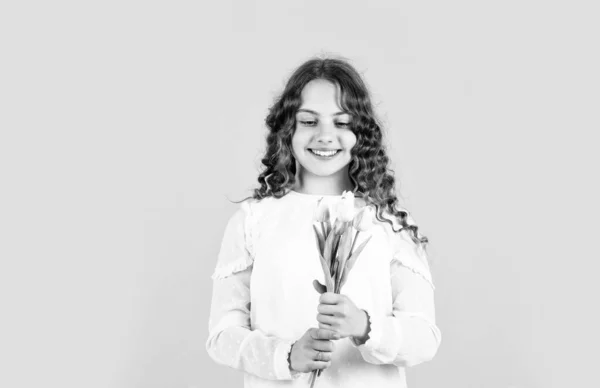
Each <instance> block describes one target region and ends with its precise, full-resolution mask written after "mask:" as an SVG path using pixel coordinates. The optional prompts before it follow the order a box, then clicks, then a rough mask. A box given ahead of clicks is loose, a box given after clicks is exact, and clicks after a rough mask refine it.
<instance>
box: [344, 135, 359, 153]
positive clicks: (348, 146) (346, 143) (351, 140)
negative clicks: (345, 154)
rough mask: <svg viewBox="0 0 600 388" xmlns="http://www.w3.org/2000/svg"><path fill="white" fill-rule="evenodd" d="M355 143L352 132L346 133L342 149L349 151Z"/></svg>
mask: <svg viewBox="0 0 600 388" xmlns="http://www.w3.org/2000/svg"><path fill="white" fill-rule="evenodd" d="M356 141H357V139H356V135H355V134H354V133H353V132H350V133H348V134H347V135H346V136H344V148H346V149H347V150H348V151H350V150H351V149H352V147H354V146H355V145H356Z"/></svg>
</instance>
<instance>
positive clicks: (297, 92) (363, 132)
mask: <svg viewBox="0 0 600 388" xmlns="http://www.w3.org/2000/svg"><path fill="white" fill-rule="evenodd" d="M315 79H323V80H327V81H329V82H331V83H333V84H334V85H337V86H338V87H339V88H340V89H341V106H342V108H343V109H344V111H346V112H348V113H350V114H351V115H352V120H351V123H350V128H351V130H352V132H353V133H354V134H355V136H356V139H357V141H356V144H355V146H354V147H353V148H352V150H351V161H350V164H349V166H348V175H349V178H350V181H351V182H352V184H353V185H354V189H353V191H354V194H355V196H356V197H359V198H363V200H365V202H366V203H367V204H372V205H374V206H375V208H376V211H375V215H376V218H377V219H378V220H379V221H381V222H386V223H388V224H390V225H391V226H392V230H393V231H394V232H395V233H400V231H402V230H403V229H407V230H409V231H410V236H411V239H412V240H413V241H414V242H415V243H416V244H421V245H422V246H423V248H424V247H425V245H426V244H427V243H428V239H427V237H425V236H422V235H420V234H419V232H418V227H417V226H416V225H413V224H409V223H408V220H409V215H408V213H407V212H406V211H405V210H402V209H400V208H399V207H398V206H397V205H398V198H397V197H396V194H395V179H394V171H393V170H392V169H390V168H389V166H388V164H389V161H390V160H389V158H388V156H387V155H386V150H385V146H384V144H383V141H382V140H383V134H382V130H381V128H382V126H381V125H380V123H379V120H378V119H377V118H376V117H375V114H374V111H373V106H372V103H371V99H370V96H369V90H368V88H367V86H366V84H365V82H364V81H363V79H362V77H361V76H360V74H359V73H358V72H357V71H356V70H355V69H354V67H353V66H352V65H350V64H349V63H348V61H347V60H344V59H339V58H330V57H329V58H318V57H314V58H312V59H309V60H308V61H306V62H305V63H303V64H302V65H301V66H300V67H298V68H297V69H296V70H295V71H294V73H293V74H292V75H291V77H290V78H289V80H288V82H287V84H286V86H285V88H284V90H283V92H282V93H281V94H280V95H279V96H278V97H277V98H276V99H275V102H274V104H273V105H272V106H271V107H270V108H269V114H268V115H267V117H266V119H265V123H266V125H267V127H268V129H269V132H268V134H267V138H266V140H267V149H266V154H265V156H264V157H263V158H262V159H261V162H262V164H263V165H264V169H263V171H262V172H261V173H260V175H259V177H258V182H259V184H260V187H258V188H256V189H254V194H253V195H252V197H247V198H245V199H243V200H242V201H244V200H246V199H248V198H254V199H257V200H261V199H264V198H266V197H275V198H281V197H283V196H284V195H286V194H287V193H288V192H289V191H290V190H292V187H293V186H294V183H295V181H296V160H295V158H294V156H293V154H292V151H291V149H292V146H291V144H292V136H293V135H294V131H295V128H296V113H297V111H298V109H299V108H300V106H301V104H302V99H301V93H302V90H303V89H304V87H305V86H306V84H308V83H309V82H310V81H312V80H315ZM242 201H240V202H242ZM384 210H385V211H387V213H388V214H391V215H392V216H394V217H396V219H397V220H398V221H399V224H400V225H401V228H400V229H399V230H394V224H393V223H392V222H391V221H390V220H389V219H385V218H383V211H384Z"/></svg>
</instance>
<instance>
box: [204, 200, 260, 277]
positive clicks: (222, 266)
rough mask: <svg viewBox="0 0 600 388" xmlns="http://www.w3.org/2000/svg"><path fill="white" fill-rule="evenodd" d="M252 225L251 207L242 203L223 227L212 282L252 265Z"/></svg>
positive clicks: (253, 218)
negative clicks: (223, 231)
mask: <svg viewBox="0 0 600 388" xmlns="http://www.w3.org/2000/svg"><path fill="white" fill-rule="evenodd" d="M254 223H255V217H254V214H253V212H252V205H251V204H250V202H249V201H244V202H242V203H241V205H240V207H239V209H238V210H237V211H236V212H235V213H234V214H233V215H232V216H231V218H230V219H229V222H228V223H227V226H226V227H225V233H224V235H223V239H222V241H221V249H220V251H219V256H218V259H217V265H216V268H215V270H214V272H213V274H212V276H211V278H212V279H213V280H216V279H224V278H226V277H227V276H230V275H232V274H234V273H236V272H239V271H242V270H244V269H246V268H248V267H249V266H251V265H252V264H253V263H254V233H255V232H254V229H255V225H254Z"/></svg>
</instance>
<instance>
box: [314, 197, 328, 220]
mask: <svg viewBox="0 0 600 388" xmlns="http://www.w3.org/2000/svg"><path fill="white" fill-rule="evenodd" d="M330 219H331V212H330V210H329V204H327V202H326V201H323V198H321V199H319V202H318V203H317V207H316V209H315V214H314V220H315V221H316V222H328V221H329V220H330Z"/></svg>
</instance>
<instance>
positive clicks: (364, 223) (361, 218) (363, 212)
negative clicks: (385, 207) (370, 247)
mask: <svg viewBox="0 0 600 388" xmlns="http://www.w3.org/2000/svg"><path fill="white" fill-rule="evenodd" d="M374 217H375V211H374V210H373V207H372V206H364V207H363V208H362V209H360V210H359V211H358V213H356V216H355V217H354V220H353V221H352V226H354V227H355V228H356V229H357V230H358V231H360V232H364V231H367V230H369V229H371V227H372V226H373V218H374Z"/></svg>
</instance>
